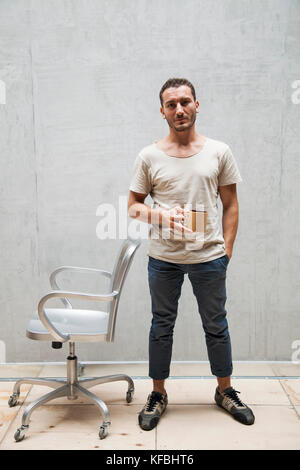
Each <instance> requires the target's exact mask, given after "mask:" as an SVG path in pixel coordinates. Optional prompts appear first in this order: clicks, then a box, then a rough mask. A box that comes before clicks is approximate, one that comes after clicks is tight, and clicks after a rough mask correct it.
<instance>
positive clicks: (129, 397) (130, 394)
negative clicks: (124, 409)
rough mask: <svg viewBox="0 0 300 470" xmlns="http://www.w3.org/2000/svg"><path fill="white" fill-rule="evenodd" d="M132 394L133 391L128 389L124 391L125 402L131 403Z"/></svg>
mask: <svg viewBox="0 0 300 470" xmlns="http://www.w3.org/2000/svg"><path fill="white" fill-rule="evenodd" d="M132 395H133V392H132V391H128V392H127V393H126V401H127V403H131V402H132Z"/></svg>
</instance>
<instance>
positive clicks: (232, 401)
mask: <svg viewBox="0 0 300 470" xmlns="http://www.w3.org/2000/svg"><path fill="white" fill-rule="evenodd" d="M238 393H241V392H239V391H238V390H234V388H232V387H228V388H226V389H225V390H224V391H223V392H222V393H221V392H220V391H219V387H217V388H216V393H215V401H216V403H217V405H218V406H221V407H222V408H224V409H225V410H227V411H228V412H229V413H230V414H232V416H233V417H234V419H236V420H237V421H239V422H240V423H243V424H253V423H254V420H255V417H254V414H253V412H252V410H251V409H250V408H249V407H248V406H247V405H245V403H243V402H242V401H241V400H240V399H239V397H238V396H237V394H238Z"/></svg>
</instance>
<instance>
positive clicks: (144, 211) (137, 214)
mask: <svg viewBox="0 0 300 470" xmlns="http://www.w3.org/2000/svg"><path fill="white" fill-rule="evenodd" d="M128 214H129V217H132V218H133V219H138V220H140V221H141V222H145V223H148V224H154V223H156V224H161V212H160V210H159V209H152V208H151V207H150V206H148V205H147V204H144V203H142V202H136V203H134V204H132V205H131V206H130V207H129V209H128Z"/></svg>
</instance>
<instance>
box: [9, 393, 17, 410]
mask: <svg viewBox="0 0 300 470" xmlns="http://www.w3.org/2000/svg"><path fill="white" fill-rule="evenodd" d="M17 403H18V397H17V396H16V395H11V396H10V397H9V400H8V406H10V407H11V408H12V407H13V406H16V405H17Z"/></svg>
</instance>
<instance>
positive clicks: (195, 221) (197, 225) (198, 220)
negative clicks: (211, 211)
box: [186, 210, 207, 233]
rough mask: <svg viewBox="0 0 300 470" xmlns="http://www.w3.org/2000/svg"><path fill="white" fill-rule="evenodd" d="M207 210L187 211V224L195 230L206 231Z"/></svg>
mask: <svg viewBox="0 0 300 470" xmlns="http://www.w3.org/2000/svg"><path fill="white" fill-rule="evenodd" d="M206 224H207V212H206V211H196V210H190V211H187V222H186V226H187V227H188V228H189V229H190V230H192V231H193V232H202V233H204V232H206Z"/></svg>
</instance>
